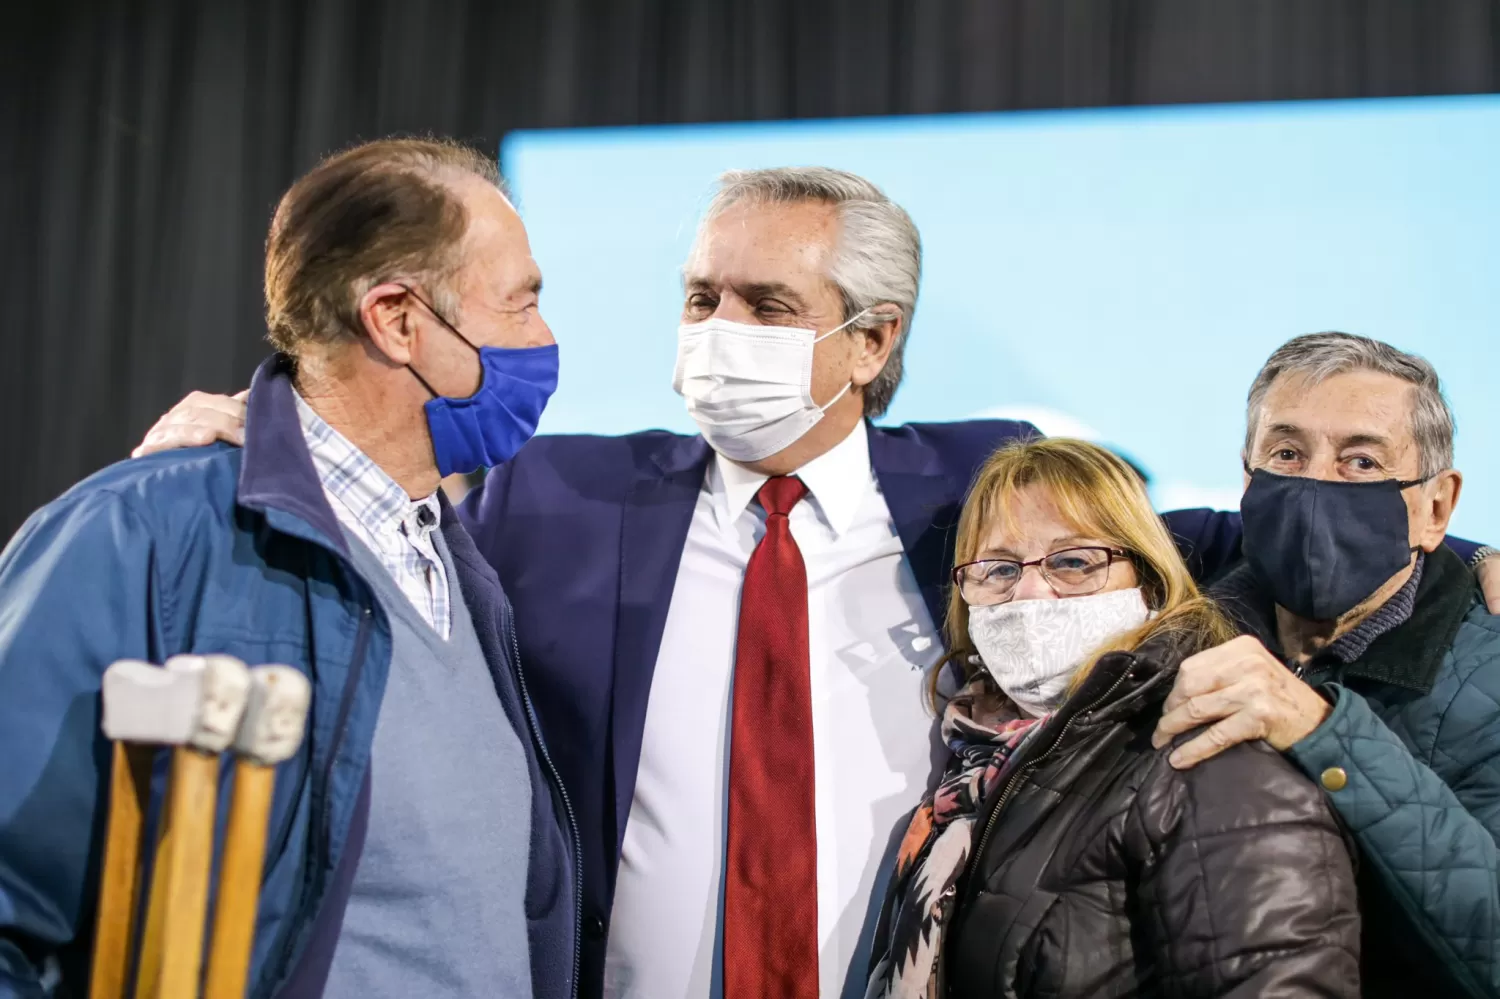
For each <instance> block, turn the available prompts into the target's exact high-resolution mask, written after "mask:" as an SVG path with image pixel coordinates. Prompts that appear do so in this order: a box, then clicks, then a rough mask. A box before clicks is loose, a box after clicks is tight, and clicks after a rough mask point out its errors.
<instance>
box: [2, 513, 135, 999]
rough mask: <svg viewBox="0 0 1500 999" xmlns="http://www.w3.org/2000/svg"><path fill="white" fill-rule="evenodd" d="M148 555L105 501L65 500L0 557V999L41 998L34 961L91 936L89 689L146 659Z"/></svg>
mask: <svg viewBox="0 0 1500 999" xmlns="http://www.w3.org/2000/svg"><path fill="white" fill-rule="evenodd" d="M153 548H154V546H153V544H152V542H151V540H150V537H149V533H148V532H147V530H146V529H145V527H144V526H143V524H142V523H141V521H140V520H139V519H138V518H137V517H136V515H135V514H134V513H133V512H132V511H131V510H130V509H129V507H128V506H127V505H126V504H125V503H124V502H123V501H122V500H121V499H120V498H118V497H116V496H113V495H111V494H109V493H106V492H94V493H87V494H81V495H79V494H74V495H70V496H67V497H64V499H62V500H59V501H58V502H56V503H54V504H52V505H51V506H49V507H47V508H44V509H43V510H41V511H40V512H38V513H37V514H35V515H34V516H33V517H32V518H31V520H29V521H28V522H27V523H26V525H25V526H23V527H22V529H21V531H20V532H19V533H18V534H17V535H16V537H15V538H14V539H13V540H12V541H11V543H10V544H9V545H8V546H7V547H6V549H5V551H4V552H3V554H0V759H3V760H4V761H5V766H4V767H0V997H5V999H9V997H11V996H28V997H29V996H33V995H38V996H39V995H42V994H43V990H42V981H43V973H44V970H45V962H46V961H47V960H48V959H49V958H50V957H52V956H54V955H56V954H57V953H58V952H59V950H61V949H62V948H63V947H64V946H65V945H67V944H69V943H72V942H73V941H75V940H76V939H77V938H78V937H80V936H84V937H87V936H91V935H92V927H91V926H89V925H88V921H89V920H91V919H92V918H93V917H92V908H93V900H94V896H95V894H96V887H95V886H94V885H92V884H88V883H86V882H87V880H88V874H87V872H88V871H89V870H90V869H91V867H92V866H93V865H91V863H90V847H91V843H92V842H93V840H94V838H95V837H94V830H95V827H96V824H97V823H100V822H102V819H103V815H102V809H101V805H102V804H103V802H102V800H101V792H100V782H101V774H103V773H107V765H108V746H107V744H106V743H105V741H104V739H103V736H102V735H101V734H100V732H99V683H100V677H101V675H102V673H103V671H104V669H105V667H107V666H108V665H109V664H110V663H111V662H113V661H114V660H115V659H119V658H125V657H135V658H146V657H148V655H149V654H150V652H151V651H152V645H153V642H152V635H151V632H152V627H151V623H150V613H149V611H148V607H149V606H150V603H151V600H152V599H153V598H152V594H153V593H155V591H156V587H155V586H154V585H153V584H152V580H151V576H152V572H153V568H152V557H153Z"/></svg>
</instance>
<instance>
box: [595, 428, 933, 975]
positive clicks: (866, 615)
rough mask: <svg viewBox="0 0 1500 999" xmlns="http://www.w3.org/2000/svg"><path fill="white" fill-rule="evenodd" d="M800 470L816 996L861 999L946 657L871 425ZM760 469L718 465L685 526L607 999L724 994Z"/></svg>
mask: <svg viewBox="0 0 1500 999" xmlns="http://www.w3.org/2000/svg"><path fill="white" fill-rule="evenodd" d="M797 476H798V477H799V478H800V479H802V481H803V483H805V484H806V486H807V488H808V490H809V497H808V498H807V499H805V500H803V501H802V502H801V503H799V504H797V506H796V508H795V509H793V510H792V513H791V530H792V537H793V538H795V539H796V541H797V545H798V547H799V548H800V549H801V551H802V558H803V560H804V562H805V563H806V565H807V590H808V594H807V596H808V631H809V635H808V637H809V648H810V650H811V662H810V667H811V685H812V713H813V752H814V757H815V759H814V772H815V774H816V783H817V787H816V789H815V791H816V822H817V831H818V925H817V927H816V928H814V927H808V932H810V933H811V932H816V933H817V935H818V946H819V979H820V981H821V983H822V995H823V996H825V997H837V996H843V995H850V996H863V994H864V983H865V966H866V963H867V961H868V957H869V949H870V942H869V941H870V937H871V935H872V932H873V926H874V921H875V919H876V917H877V915H878V912H879V906H880V902H881V900H882V899H883V897H884V892H885V885H886V882H887V879H888V877H889V867H890V861H891V859H892V858H893V856H894V849H895V846H896V845H897V844H898V843H899V840H900V837H901V835H902V834H903V833H904V832H905V819H906V816H907V813H908V812H910V810H911V809H912V808H913V807H915V806H916V804H917V802H918V801H919V800H920V799H921V797H922V794H923V792H925V791H926V790H927V788H928V785H929V782H930V780H931V778H932V775H933V773H934V769H935V767H936V766H937V764H938V762H939V761H940V760H941V758H942V755H943V754H942V752H941V750H940V746H939V742H938V738H937V729H936V723H935V720H934V719H933V717H932V715H931V714H930V713H929V712H928V711H927V709H926V707H925V705H924V701H923V697H922V685H923V677H924V673H925V671H926V669H927V667H929V666H931V665H932V664H933V663H934V662H935V661H936V659H937V657H938V654H939V645H940V643H939V641H938V635H937V633H936V630H935V629H934V627H933V622H932V619H931V615H929V614H928V612H927V609H926V607H925V606H924V605H923V603H922V597H921V593H920V592H919V591H918V589H917V583H916V578H915V577H914V576H913V575H912V571H911V567H910V566H909V565H908V564H907V561H906V556H905V553H904V551H903V549H902V547H901V539H900V538H899V537H898V536H897V534H896V529H895V526H894V525H893V523H892V521H891V514H890V510H889V509H888V508H887V507H886V504H885V497H884V496H883V495H882V493H881V491H880V486H879V484H878V483H877V481H876V479H875V474H874V472H873V470H872V469H871V467H870V451H869V441H868V437H867V433H866V430H865V425H864V423H863V422H861V423H860V424H859V426H858V427H857V428H856V429H855V430H854V432H853V433H851V434H850V435H849V436H848V437H847V438H846V439H845V440H844V441H843V442H842V443H841V444H839V445H838V446H837V447H835V448H833V449H832V450H831V451H829V452H827V453H826V454H824V455H822V456H821V457H819V458H817V459H816V460H814V461H812V462H810V463H808V464H807V465H806V466H805V467H803V468H802V469H801V470H800V471H799V472H798V473H797ZM765 480H766V477H765V476H764V475H758V474H755V473H753V472H750V471H748V470H747V469H745V468H743V467H742V466H739V465H736V464H734V463H733V462H730V461H727V460H725V459H724V458H722V457H719V456H717V455H716V456H715V460H714V463H713V464H712V465H711V466H710V468H709V471H708V474H707V475H706V476H705V477H704V484H703V489H702V491H701V492H700V493H699V495H698V503H697V506H696V508H695V509H694V512H693V520H692V525H691V526H690V527H689V528H688V534H687V543H686V546H685V548H684V550H683V554H682V562H681V564H680V565H679V567H678V570H677V581H676V584H675V586H674V588H673V590H672V602H671V605H670V607H669V609H668V612H667V621H666V628H665V631H664V633H663V636H662V643H661V650H660V651H659V653H658V654H657V659H656V671H655V674H654V675H653V678H652V681H651V697H650V703H649V705H648V707H647V710H646V728H645V734H644V738H643V740H642V745H641V760H640V768H639V772H638V774H637V777H636V785H635V798H634V800H633V802H632V804H631V810H630V818H629V821H628V823H627V825H626V827H625V843H624V849H623V852H622V855H621V857H620V872H619V878H618V881H617V883H616V887H615V901H614V912H613V914H612V917H611V919H610V929H609V944H608V952H607V956H606V961H605V974H604V980H605V987H604V994H605V995H606V996H607V997H610V999H626V997H629V999H706V997H713V996H719V995H721V994H722V991H723V975H722V968H721V966H720V965H721V960H720V959H721V938H720V932H719V930H720V922H721V919H722V915H723V901H724V881H723V867H724V852H725V848H726V843H727V833H728V829H727V824H726V811H727V808H728V800H729V798H728V795H729V731H730V717H731V699H730V698H731V687H732V683H731V681H732V680H733V677H734V656H735V631H736V624H737V621H738V618H739V597H740V588H741V584H742V583H743V581H744V575H745V566H746V564H747V563H748V561H749V559H750V553H751V552H753V551H754V550H755V545H756V543H757V542H758V541H759V540H760V538H761V535H762V534H764V533H765V512H764V511H763V510H762V509H761V507H760V504H758V503H756V502H755V494H756V492H757V491H758V490H759V489H760V487H761V484H762V483H764V482H765Z"/></svg>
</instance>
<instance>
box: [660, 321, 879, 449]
mask: <svg viewBox="0 0 1500 999" xmlns="http://www.w3.org/2000/svg"><path fill="white" fill-rule="evenodd" d="M861 315H864V313H860V314H859V315H856V316H854V317H853V318H851V319H850V320H849V321H848V322H845V323H843V324H841V325H839V326H836V327H834V328H833V329H831V330H829V331H828V332H827V333H824V334H823V335H822V336H818V334H817V331H816V330H809V329H803V328H801V327H799V326H753V325H750V324H747V323H732V322H730V321H728V320H727V319H710V320H708V321H706V322H701V323H689V324H685V325H683V326H681V327H679V328H678V330H677V370H676V371H675V372H674V373H673V375H672V388H673V389H674V390H675V391H676V392H677V394H678V395H680V396H682V398H683V399H684V400H686V401H687V409H688V415H689V416H691V417H692V418H693V422H694V423H696V424H698V429H699V430H701V431H702V432H703V437H704V439H705V440H707V441H708V443H709V445H710V446H711V447H713V449H714V450H715V451H717V452H719V453H720V454H722V455H723V456H724V457H726V458H728V459H730V460H731V461H760V460H761V459H762V458H769V457H770V456H771V455H773V454H775V453H776V452H777V451H780V450H781V449H782V448H784V447H786V446H787V445H789V444H791V443H792V442H794V441H796V440H797V439H799V438H800V437H801V436H802V435H803V434H805V433H807V432H808V431H809V430H811V429H812V428H813V425H814V424H816V423H817V422H818V421H819V420H821V419H822V418H823V412H824V411H825V410H827V409H828V407H829V406H832V405H833V404H834V403H836V402H838V401H839V400H840V399H842V398H843V396H844V393H845V392H848V391H849V386H848V385H845V386H844V387H843V388H842V389H841V390H839V393H838V395H836V396H834V397H833V398H832V399H829V400H828V401H827V402H825V403H824V404H823V405H821V406H820V405H818V404H817V403H816V402H814V401H813V397H812V369H813V345H814V344H816V343H818V342H820V341H822V340H826V339H827V338H828V337H831V336H833V335H834V334H835V333H837V332H839V330H842V329H843V328H844V327H845V326H848V325H849V323H852V322H854V320H855V319H858V318H859V317H860V316H861Z"/></svg>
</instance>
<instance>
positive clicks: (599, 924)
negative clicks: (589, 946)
mask: <svg viewBox="0 0 1500 999" xmlns="http://www.w3.org/2000/svg"><path fill="white" fill-rule="evenodd" d="M604 928H605V927H604V920H603V918H601V917H599V916H590V917H589V918H588V919H586V920H585V921H584V924H583V931H584V932H585V933H587V934H588V935H589V939H590V940H603V939H604Z"/></svg>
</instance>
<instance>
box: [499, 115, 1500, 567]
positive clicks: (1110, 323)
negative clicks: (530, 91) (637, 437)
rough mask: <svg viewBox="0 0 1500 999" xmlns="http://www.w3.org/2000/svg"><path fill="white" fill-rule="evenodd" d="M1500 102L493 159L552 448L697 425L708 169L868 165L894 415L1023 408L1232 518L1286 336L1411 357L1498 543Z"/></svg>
mask: <svg viewBox="0 0 1500 999" xmlns="http://www.w3.org/2000/svg"><path fill="white" fill-rule="evenodd" d="M1497 163H1500V98H1496V97H1463V98H1409V99H1399V100H1369V101H1333V102H1312V103H1288V104H1259V105H1208V106H1197V107H1182V108H1150V109H1110V110H1101V111H1066V112H1045V113H1035V112H1032V113H1012V114H985V115H960V116H940V117H921V118H888V119H860V120H851V121H823V122H801V123H772V124H739V125H706V126H673V127H653V128H629V129H588V130H568V131H541V132H520V133H515V134H513V135H511V136H510V137H508V138H507V140H506V142H505V144H504V147H503V150H502V165H503V168H504V171H505V174H506V176H507V178H508V180H509V182H510V183H511V185H512V186H513V189H514V192H515V195H516V198H517V201H518V204H519V206H520V209H521V211H522V214H523V215H524V217H525V219H526V223H527V227H528V229H529V231H530V234H531V241H532V247H533V251H534V253H535V256H536V259H537V260H538V262H539V263H540V264H541V267H542V270H543V273H544V275H545V279H546V289H547V290H546V294H545V295H544V297H543V308H544V314H545V315H546V316H547V318H548V320H549V321H550V322H551V324H552V326H553V329H554V331H555V332H556V334H557V338H558V341H559V342H560V343H561V345H562V358H563V364H562V387H561V388H560V389H559V390H558V392H557V395H556V397H555V398H554V400H553V402H552V404H551V406H550V407H549V408H548V410H547V414H546V417H545V418H544V420H543V423H542V427H541V430H542V432H553V433H557V432H591V433H607V434H614V433H626V432H629V431H633V430H639V429H644V428H649V427H665V428H669V429H673V430H680V431H685V432H692V431H693V426H692V424H691V422H690V421H689V420H688V418H687V416H686V414H685V412H684V410H683V406H682V402H681V400H680V399H679V398H678V397H677V396H676V395H675V394H674V393H673V392H672V388H671V378H672V366H673V359H674V356H675V345H676V329H677V322H678V314H679V310H680V306H681V301H680V295H681V292H680V284H679V269H680V267H681V265H682V262H683V260H684V259H685V258H686V255H687V250H688V247H689V244H690V242H691V240H692V236H693V231H694V227H695V225H696V222H697V219H698V216H699V213H700V212H701V210H702V208H703V207H704V205H705V204H706V202H707V199H708V197H709V195H710V194H711V191H712V187H713V181H714V178H715V177H716V176H717V175H718V174H719V173H720V172H721V171H724V170H727V169H731V168H737V167H739V168H743V167H765V166H784V165H803V164H820V165H827V166H836V167H841V168H843V169H847V170H852V171H855V172H857V173H859V174H862V175H864V176H866V177H868V178H870V179H871V180H873V181H875V182H876V183H877V184H879V185H880V186H881V187H882V188H884V189H885V191H886V192H887V193H888V194H889V195H890V196H891V197H892V198H894V199H895V200H896V201H897V202H899V203H900V204H901V205H903V206H904V207H905V208H906V209H907V210H908V211H909V212H910V213H911V215H912V217H913V218H914V219H915V220H916V223H917V226H918V227H919V228H920V229H921V232H922V239H923V244H924V248H925V266H924V275H923V283H922V293H921V300H920V302H919V304H918V307H917V313H916V321H915V323H914V324H913V327H912V330H911V337H910V341H909V347H908V350H907V367H906V377H905V382H904V384H903V385H902V387H901V390H900V392H899V393H898V394H897V396H896V401H895V404H894V405H893V407H892V409H891V412H890V414H889V415H888V417H887V419H886V422H892V423H900V422H906V421H910V420H957V419H964V418H966V417H971V416H976V415H984V414H1002V415H1020V416H1029V417H1032V418H1034V419H1035V420H1036V422H1037V423H1038V424H1039V425H1040V426H1041V427H1042V429H1043V430H1045V431H1047V432H1049V433H1074V434H1081V435H1085V436H1092V437H1094V438H1096V439H1099V440H1102V441H1105V442H1107V443H1109V444H1111V445H1113V446H1115V447H1117V448H1119V449H1120V450H1122V451H1123V452H1125V453H1127V454H1128V455H1130V456H1131V457H1132V458H1133V459H1134V460H1136V461H1137V462H1139V463H1140V464H1141V465H1142V466H1143V467H1144V468H1145V469H1146V470H1147V471H1148V472H1149V473H1150V475H1151V476H1152V478H1153V480H1154V496H1155V499H1156V501H1157V503H1158V505H1159V506H1160V507H1161V508H1163V509H1167V508H1173V507H1179V506H1195V505H1213V506H1219V507H1222V508H1228V507H1233V506H1234V505H1235V504H1236V503H1237V500H1238V496H1239V492H1240V464H1239V451H1240V446H1241V442H1242V439H1243V433H1244V429H1243V421H1244V409H1243V403H1244V396H1245V391H1246V389H1247V388H1248V387H1249V384H1250V381H1251V379H1252V378H1253V376H1254V374H1255V372H1256V370H1257V369H1258V368H1259V366H1260V364H1261V363H1262V362H1263V361H1264V360H1265V358H1266V357H1267V355H1269V353H1270V352H1271V351H1272V350H1273V349H1274V348H1275V347H1277V346H1278V345H1279V344H1281V343H1282V342H1283V341H1285V340H1287V339H1289V338H1290V337H1292V336H1295V335H1297V334H1299V333H1306V332H1312V331H1316V330H1326V329H1340V330H1346V331H1349V332H1355V333H1362V334H1365V335H1368V336H1373V337H1377V338H1379V339H1382V340H1387V341H1389V342H1391V343H1393V344H1395V345H1397V346H1399V347H1402V348H1404V349H1407V350H1413V351H1416V352H1419V353H1421V354H1423V355H1425V356H1426V357H1427V358H1428V359H1429V360H1431V361H1432V362H1433V364H1435V365H1436V366H1437V369H1438V372H1439V374H1440V375H1442V377H1443V380H1444V383H1445V386H1446V390H1447V393H1448V397H1449V399H1450V401H1451V403H1452V405H1453V408H1454V410H1455V411H1456V414H1457V417H1458V425H1459V434H1458V448H1457V465H1458V467H1459V468H1460V469H1461V470H1462V471H1463V472H1464V474H1465V476H1466V483H1465V489H1464V494H1463V498H1462V501H1461V503H1460V505H1459V511H1458V514H1457V517H1456V518H1455V520H1454V524H1453V529H1454V531H1455V532H1456V533H1460V534H1465V535H1467V536H1469V537H1476V538H1481V539H1485V540H1489V541H1500V443H1497V441H1496V439H1495V438H1496V434H1497V433H1500V376H1497V371H1496V364H1495V361H1496V359H1497V350H1496V346H1495V345H1496V342H1497V330H1500V179H1497V178H1500V175H1497V173H1496V170H1497V167H1496V164H1497Z"/></svg>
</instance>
